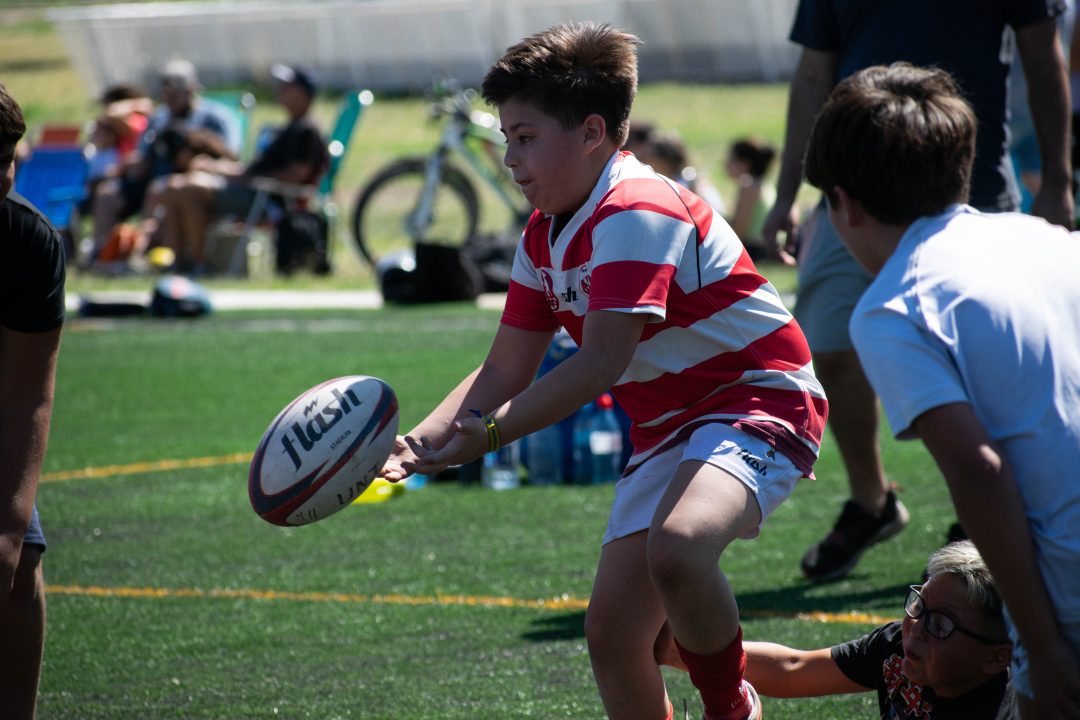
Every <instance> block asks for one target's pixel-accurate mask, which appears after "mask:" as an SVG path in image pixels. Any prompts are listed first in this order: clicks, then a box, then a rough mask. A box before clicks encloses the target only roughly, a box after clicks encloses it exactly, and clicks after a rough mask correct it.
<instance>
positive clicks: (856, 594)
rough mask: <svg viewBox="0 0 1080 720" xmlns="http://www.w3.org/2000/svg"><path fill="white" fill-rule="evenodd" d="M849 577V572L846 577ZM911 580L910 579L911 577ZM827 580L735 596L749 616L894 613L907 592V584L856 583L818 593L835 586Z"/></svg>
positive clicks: (743, 611)
mask: <svg viewBox="0 0 1080 720" xmlns="http://www.w3.org/2000/svg"><path fill="white" fill-rule="evenodd" d="M847 579H850V576H849V577H848V578H847ZM912 582H914V580H913V581H912ZM838 585H840V581H835V582H831V583H810V582H805V583H802V584H800V585H794V586H788V587H782V588H776V589H775V590H758V591H755V592H747V593H741V594H740V595H739V596H738V602H739V609H740V611H741V613H742V614H743V615H744V616H746V617H748V618H752V617H754V616H755V613H757V614H760V615H761V616H765V615H773V614H776V613H791V614H793V615H794V614H795V613H809V612H826V613H843V612H853V611H854V612H884V613H886V614H889V613H892V614H897V613H899V612H900V608H901V605H902V603H903V600H904V597H905V595H906V593H907V589H908V586H907V585H891V586H886V587H859V588H850V589H844V590H840V591H838V592H829V593H828V594H822V591H823V590H824V589H827V588H830V587H834V586H838Z"/></svg>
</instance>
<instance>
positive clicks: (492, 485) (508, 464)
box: [480, 442, 521, 490]
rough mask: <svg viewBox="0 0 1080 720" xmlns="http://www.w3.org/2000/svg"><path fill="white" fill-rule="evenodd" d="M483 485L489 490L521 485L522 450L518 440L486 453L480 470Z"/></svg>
mask: <svg viewBox="0 0 1080 720" xmlns="http://www.w3.org/2000/svg"><path fill="white" fill-rule="evenodd" d="M480 479H481V483H482V484H483V486H484V487H485V488H487V489H489V490H510V489H513V488H516V487H519V486H520V485H521V451H520V448H519V446H518V444H517V443H516V442H513V443H510V444H509V445H504V446H503V447H501V448H499V449H498V450H496V451H495V452H489V453H488V454H487V455H484V465H483V469H482V470H481V472H480Z"/></svg>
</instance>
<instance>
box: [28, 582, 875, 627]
mask: <svg viewBox="0 0 1080 720" xmlns="http://www.w3.org/2000/svg"><path fill="white" fill-rule="evenodd" d="M46 592H47V593H50V594H53V595H77V596H89V597H121V598H227V599H242V600H293V601H302V602H333V603H358V604H376V605H440V606H444V607H445V606H454V605H465V606H471V607H507V608H531V609H535V610H584V609H585V608H586V607H588V605H589V601H588V600H587V599H585V598H573V597H569V596H567V595H564V596H562V597H557V598H547V599H540V600H522V599H519V598H511V597H490V596H484V595H479V596H477V595H357V594H352V593H332V592H287V591H281V590H250V589H247V590H245V589H228V588H218V589H211V590H199V589H196V588H153V587H141V588H138V587H98V586H85V585H49V586H47V588H46ZM742 615H743V617H744V618H747V619H762V618H776V619H792V620H803V621H807V622H821V623H846V624H859V625H881V624H884V623H887V622H891V621H892V620H895V619H896V618H895V617H885V616H883V615H874V614H872V613H860V612H845V613H829V612H808V613H803V612H799V613H785V612H781V611H778V610H744V611H743V612H742Z"/></svg>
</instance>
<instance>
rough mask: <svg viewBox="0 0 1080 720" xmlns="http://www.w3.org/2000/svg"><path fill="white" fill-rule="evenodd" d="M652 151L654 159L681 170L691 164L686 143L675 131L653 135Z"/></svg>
mask: <svg viewBox="0 0 1080 720" xmlns="http://www.w3.org/2000/svg"><path fill="white" fill-rule="evenodd" d="M650 150H652V154H653V156H654V157H658V158H660V159H661V160H664V161H665V162H667V163H669V164H671V165H672V166H673V167H676V168H679V169H680V170H681V169H682V168H684V167H686V166H687V165H688V164H689V162H690V155H689V153H688V152H687V151H686V143H684V142H683V141H682V138H680V137H679V136H678V134H676V133H675V132H674V131H671V130H668V131H665V130H657V131H655V132H654V133H653V134H652V138H651V141H650Z"/></svg>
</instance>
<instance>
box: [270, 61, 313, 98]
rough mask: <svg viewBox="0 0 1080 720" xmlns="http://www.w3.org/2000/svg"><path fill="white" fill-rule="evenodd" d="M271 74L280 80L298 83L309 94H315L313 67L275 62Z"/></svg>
mask: <svg viewBox="0 0 1080 720" xmlns="http://www.w3.org/2000/svg"><path fill="white" fill-rule="evenodd" d="M270 76H271V77H272V78H274V79H275V80H277V81H278V82H283V83H296V84H297V85H299V86H300V87H302V88H304V90H305V91H306V92H307V94H308V95H314V94H315V73H314V71H312V70H311V68H308V67H304V66H301V65H283V64H281V63H275V64H274V65H272V66H271V67H270Z"/></svg>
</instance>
